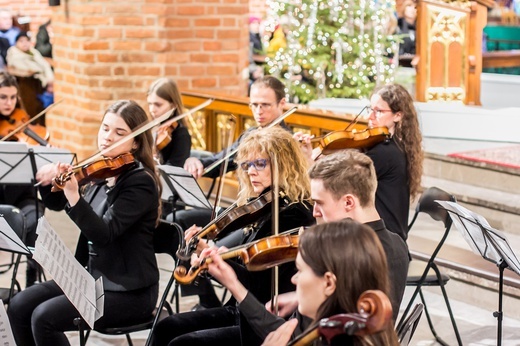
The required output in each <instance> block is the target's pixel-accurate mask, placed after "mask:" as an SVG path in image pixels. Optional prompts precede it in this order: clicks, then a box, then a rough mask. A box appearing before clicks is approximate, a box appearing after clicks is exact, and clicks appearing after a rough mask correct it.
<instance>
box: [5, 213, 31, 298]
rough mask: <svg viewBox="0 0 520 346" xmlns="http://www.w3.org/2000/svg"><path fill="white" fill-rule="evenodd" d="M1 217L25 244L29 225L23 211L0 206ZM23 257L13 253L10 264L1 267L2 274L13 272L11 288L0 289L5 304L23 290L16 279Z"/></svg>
mask: <svg viewBox="0 0 520 346" xmlns="http://www.w3.org/2000/svg"><path fill="white" fill-rule="evenodd" d="M0 215H1V216H3V217H4V219H5V221H7V223H8V224H9V226H11V228H12V229H13V231H14V232H15V233H16V235H17V236H18V237H19V238H20V240H22V242H25V235H26V233H27V224H26V222H25V216H24V215H23V213H22V211H21V210H20V209H18V208H16V207H14V206H12V205H8V204H0ZM21 257H22V255H21V254H16V253H12V254H11V259H10V261H9V263H5V264H2V265H0V268H2V269H1V271H0V273H6V272H8V271H9V270H11V271H12V275H11V285H10V287H9V288H7V287H5V288H3V287H2V288H0V299H2V301H3V302H4V304H8V303H9V301H10V300H11V298H12V297H13V296H14V295H15V294H16V293H18V292H20V291H21V290H22V289H21V287H20V283H19V282H18V280H17V279H16V275H17V274H18V266H19V265H20V259H21Z"/></svg>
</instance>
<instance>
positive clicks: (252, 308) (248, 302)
mask: <svg viewBox="0 0 520 346" xmlns="http://www.w3.org/2000/svg"><path fill="white" fill-rule="evenodd" d="M238 309H239V310H240V313H241V314H242V315H244V317H245V319H246V320H247V323H248V324H249V325H250V326H251V328H252V329H253V331H254V332H255V333H256V335H258V336H259V337H260V338H262V339H265V338H266V337H267V334H269V333H270V332H272V331H274V330H276V329H278V328H279V327H280V326H281V325H282V324H284V323H285V320H284V319H283V318H281V317H278V316H275V315H273V314H272V313H270V312H269V311H267V310H266V309H265V306H264V305H262V303H260V302H259V301H258V299H256V298H255V296H254V295H252V294H251V292H247V295H246V297H245V298H244V300H243V301H242V302H241V303H240V304H239V305H238Z"/></svg>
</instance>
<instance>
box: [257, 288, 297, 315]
mask: <svg viewBox="0 0 520 346" xmlns="http://www.w3.org/2000/svg"><path fill="white" fill-rule="evenodd" d="M277 303H278V316H281V317H287V316H290V315H291V314H292V313H293V312H294V311H296V309H297V308H298V297H297V296H296V291H293V292H287V293H282V294H279V295H278V300H277ZM271 306H272V303H271V301H268V302H267V303H265V309H266V310H267V311H269V312H270V313H272V314H274V311H272V310H271Z"/></svg>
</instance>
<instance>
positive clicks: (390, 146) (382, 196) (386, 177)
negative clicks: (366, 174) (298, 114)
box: [294, 84, 423, 241]
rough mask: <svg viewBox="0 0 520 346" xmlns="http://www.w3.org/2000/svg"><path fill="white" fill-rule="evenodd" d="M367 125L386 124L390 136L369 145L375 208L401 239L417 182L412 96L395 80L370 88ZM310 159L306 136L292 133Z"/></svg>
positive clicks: (418, 139)
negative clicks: (373, 177)
mask: <svg viewBox="0 0 520 346" xmlns="http://www.w3.org/2000/svg"><path fill="white" fill-rule="evenodd" d="M367 110H368V114H367V116H368V126H369V127H370V128H375V127H387V128H388V132H389V133H390V138H389V139H388V140H385V141H383V142H380V143H378V144H376V145H375V146H373V147H372V148H369V149H368V150H367V151H366V154H367V155H368V156H369V157H370V158H371V159H372V161H373V162H374V166H375V169H376V174H377V190H376V209H377V211H378V213H379V215H380V216H381V218H382V219H383V220H384V221H385V225H386V227H387V228H388V229H389V230H390V231H392V232H394V233H397V234H398V235H399V236H400V237H401V238H402V239H403V240H404V241H406V239H407V237H408V213H409V209H410V199H413V198H414V197H415V196H416V195H417V194H418V193H419V189H420V186H421V176H422V163H423V151H422V135H421V131H420V129H419V121H418V118H417V111H416V109H415V106H414V104H413V99H412V97H411V96H410V94H409V93H408V91H406V89H405V88H404V87H403V86H401V85H399V84H388V85H385V86H383V87H381V88H379V89H376V90H374V92H373V94H372V96H371V97H370V106H369V107H367ZM294 137H295V138H296V139H298V140H300V141H301V142H302V149H303V151H304V153H305V155H306V156H307V160H308V161H311V160H312V159H311V155H312V148H311V146H310V138H311V137H310V136H308V135H303V134H301V133H295V135H294Z"/></svg>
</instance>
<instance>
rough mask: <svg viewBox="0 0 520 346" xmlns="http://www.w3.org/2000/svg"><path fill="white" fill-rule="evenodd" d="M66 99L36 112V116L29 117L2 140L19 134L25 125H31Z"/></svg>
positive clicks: (1, 140) (0, 140) (3, 140)
mask: <svg viewBox="0 0 520 346" xmlns="http://www.w3.org/2000/svg"><path fill="white" fill-rule="evenodd" d="M63 100H64V99H61V100H59V101H56V102H54V103H53V104H51V105H49V106H48V107H47V108H45V109H44V110H43V111H41V112H40V113H38V114H36V115H35V116H34V117H32V118H31V119H29V121H27V122H25V123H23V124H22V125H20V126H18V127H17V128H15V129H14V130H13V131H11V132H9V133H8V134H7V135H6V136H4V137H3V138H2V139H0V142H5V141H7V140H8V139H9V138H11V137H12V136H14V135H15V134H17V133H18V132H20V130H23V128H24V127H26V126H28V125H30V124H31V123H33V122H34V121H36V120H37V119H39V118H41V117H42V116H43V115H44V114H45V113H47V112H48V111H50V110H51V109H53V108H54V107H56V106H57V105H59V104H60V103H62V102H63Z"/></svg>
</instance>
